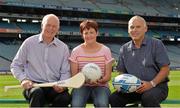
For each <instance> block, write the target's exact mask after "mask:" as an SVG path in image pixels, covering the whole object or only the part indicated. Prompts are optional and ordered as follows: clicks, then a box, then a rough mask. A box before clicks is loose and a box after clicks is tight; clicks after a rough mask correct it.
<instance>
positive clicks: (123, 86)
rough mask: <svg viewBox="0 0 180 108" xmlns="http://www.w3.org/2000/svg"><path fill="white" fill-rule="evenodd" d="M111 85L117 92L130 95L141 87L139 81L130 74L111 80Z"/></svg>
mask: <svg viewBox="0 0 180 108" xmlns="http://www.w3.org/2000/svg"><path fill="white" fill-rule="evenodd" d="M112 84H113V86H114V88H116V89H117V91H120V92H122V93H132V92H135V91H136V90H137V88H138V87H139V86H140V85H141V80H140V79H139V78H137V77H136V76H134V75H131V74H121V75H118V76H116V77H115V78H114V79H113V81H112Z"/></svg>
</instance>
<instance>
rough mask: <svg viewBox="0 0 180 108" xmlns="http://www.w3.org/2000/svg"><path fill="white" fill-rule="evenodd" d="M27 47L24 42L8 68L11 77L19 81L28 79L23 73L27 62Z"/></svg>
mask: <svg viewBox="0 0 180 108" xmlns="http://www.w3.org/2000/svg"><path fill="white" fill-rule="evenodd" d="M27 47H28V44H27V41H24V42H23V44H22V45H21V47H20V48H19V50H18V52H17V54H16V56H15V57H14V59H13V61H12V63H11V66H10V69H11V72H12V74H13V76H14V77H15V78H17V79H18V80H19V81H22V80H23V79H28V78H27V77H26V74H25V72H24V67H25V66H26V61H27V52H28V49H27Z"/></svg>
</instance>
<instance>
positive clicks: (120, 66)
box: [116, 46, 127, 73]
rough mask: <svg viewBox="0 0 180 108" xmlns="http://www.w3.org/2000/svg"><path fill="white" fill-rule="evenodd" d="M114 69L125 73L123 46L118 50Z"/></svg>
mask: <svg viewBox="0 0 180 108" xmlns="http://www.w3.org/2000/svg"><path fill="white" fill-rule="evenodd" d="M116 69H117V70H118V71H120V72H123V73H127V71H126V68H125V64H124V50H123V46H122V47H121V48H120V51H119V59H118V63H117V67H116Z"/></svg>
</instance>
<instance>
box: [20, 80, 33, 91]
mask: <svg viewBox="0 0 180 108" xmlns="http://www.w3.org/2000/svg"><path fill="white" fill-rule="evenodd" d="M21 87H23V88H24V89H30V88H32V87H33V82H32V81H31V80H28V79H24V80H22V82H21Z"/></svg>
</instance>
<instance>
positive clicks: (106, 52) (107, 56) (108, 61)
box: [105, 47, 114, 64]
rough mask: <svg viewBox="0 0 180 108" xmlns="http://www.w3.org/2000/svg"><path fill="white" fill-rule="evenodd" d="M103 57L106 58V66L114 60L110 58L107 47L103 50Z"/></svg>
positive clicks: (109, 51)
mask: <svg viewBox="0 0 180 108" xmlns="http://www.w3.org/2000/svg"><path fill="white" fill-rule="evenodd" d="M105 56H106V61H105V64H108V63H110V62H112V61H113V60H114V58H112V54H111V50H110V49H109V48H108V47H107V48H106V50H105Z"/></svg>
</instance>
